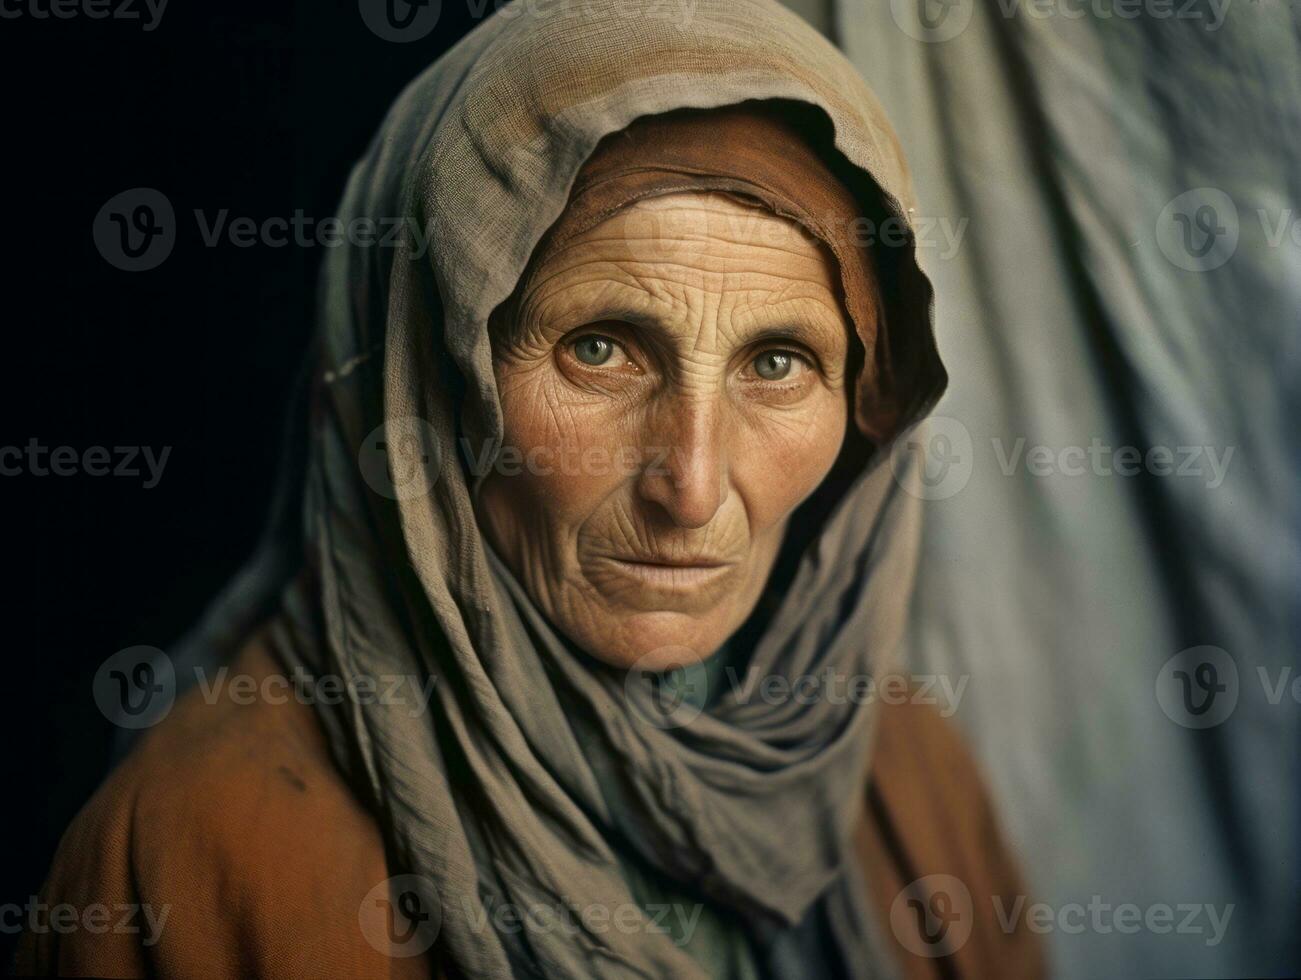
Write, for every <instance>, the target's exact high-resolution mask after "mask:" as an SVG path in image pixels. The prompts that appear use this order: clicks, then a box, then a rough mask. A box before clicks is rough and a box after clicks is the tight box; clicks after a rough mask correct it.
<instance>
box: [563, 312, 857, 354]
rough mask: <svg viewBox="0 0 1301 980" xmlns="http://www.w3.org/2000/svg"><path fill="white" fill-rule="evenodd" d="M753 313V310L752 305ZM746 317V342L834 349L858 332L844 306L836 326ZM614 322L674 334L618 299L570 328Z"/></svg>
mask: <svg viewBox="0 0 1301 980" xmlns="http://www.w3.org/2000/svg"><path fill="white" fill-rule="evenodd" d="M750 312H751V313H753V308H752V310H751V311H750ZM744 319H745V321H748V322H746V325H745V328H744V336H743V337H742V338H741V343H743V344H753V343H759V342H763V341H775V340H786V341H791V342H793V343H798V344H802V345H803V346H805V347H808V348H810V349H813V350H819V349H827V350H834V349H835V347H836V346H837V342H838V341H841V340H843V341H844V343H845V344H846V345H849V344H850V343H851V341H852V337H853V335H854V334H855V332H856V327H855V323H854V320H853V318H852V317H851V316H850V315H849V314H848V313H847V312H845V311H844V310H843V309H842V310H841V311H840V321H841V325H839V326H835V325H833V324H832V323H831V322H830V318H829V317H827V316H818V317H807V318H805V317H801V318H798V319H796V318H792V317H789V316H781V317H774V318H773V320H772V322H771V323H766V322H763V319H762V318H761V317H755V316H753V315H750V316H746V317H745V318H744ZM611 321H614V322H620V323H627V324H629V325H631V326H633V327H636V328H639V329H643V330H647V331H650V332H653V333H655V334H658V335H660V336H669V337H672V336H673V335H672V332H671V331H669V330H668V329H666V327H665V324H664V321H663V319H662V318H661V317H660V316H658V315H656V314H654V313H650V312H648V311H646V310H644V309H638V308H637V307H636V306H634V305H631V304H624V303H618V302H613V303H608V304H607V303H598V304H595V305H594V306H593V307H592V309H591V310H587V311H584V312H583V315H582V317H581V323H579V322H578V321H576V324H577V325H576V326H574V327H571V328H569V329H570V330H577V329H581V327H582V326H583V325H591V326H597V325H598V324H601V323H606V322H611ZM566 332H568V331H566Z"/></svg>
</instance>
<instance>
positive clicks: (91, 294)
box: [0, 0, 493, 965]
mask: <svg viewBox="0 0 1301 980" xmlns="http://www.w3.org/2000/svg"><path fill="white" fill-rule="evenodd" d="M18 2H19V0H6V3H7V4H8V6H6V8H5V10H6V11H8V12H11V13H12V12H14V11H15V10H16V11H18V12H20V16H17V17H9V18H4V19H0V91H3V93H4V96H3V98H4V124H3V134H4V135H3V142H2V144H0V145H3V147H4V152H3V153H0V180H2V181H3V183H2V186H3V188H4V192H5V198H6V201H5V208H4V234H3V245H2V246H0V247H2V248H3V262H2V264H0V268H2V269H3V275H4V278H3V282H4V300H3V309H4V310H5V313H4V316H3V321H2V322H3V328H0V329H2V333H0V337H2V338H3V354H2V355H0V358H2V359H3V360H2V363H3V366H4V371H3V378H4V382H3V386H2V387H0V392H2V394H0V446H19V447H25V446H26V445H27V443H28V442H29V440H31V439H33V438H35V439H36V440H37V442H38V444H40V445H42V446H45V447H48V448H50V449H52V448H54V447H58V446H70V447H73V448H74V449H76V450H77V452H78V456H80V454H81V453H82V452H84V451H85V450H86V449H88V448H90V447H93V446H105V447H109V448H110V449H111V447H114V446H150V447H152V448H153V449H154V451H155V453H161V451H162V449H163V447H168V446H170V447H171V454H170V456H169V457H168V459H167V462H166V466H165V468H164V470H163V471H162V477H161V480H160V481H159V483H158V485H157V486H155V487H153V488H152V489H145V488H144V486H143V484H144V482H145V481H146V479H147V476H146V475H143V474H147V470H145V469H144V467H143V466H142V467H141V469H142V475H141V476H139V477H134V478H130V477H113V476H100V477H94V476H89V475H85V474H82V475H77V476H56V475H48V476H36V475H33V474H30V473H25V474H24V475H20V476H0V501H2V503H0V507H2V510H0V514H2V515H3V517H0V542H2V544H0V554H2V555H3V560H2V565H3V570H4V575H3V593H2V594H3V596H4V606H5V612H6V617H5V619H6V624H5V628H4V630H3V636H4V640H3V643H4V663H5V665H6V668H7V669H6V679H7V685H6V688H7V689H6V691H5V697H4V700H5V710H4V712H3V726H4V731H3V734H4V741H3V744H4V745H5V746H7V748H8V751H7V752H6V753H5V758H6V765H5V769H4V773H3V783H4V785H5V786H6V787H7V788H8V789H9V805H8V807H7V809H8V814H9V820H8V827H7V833H6V834H5V846H4V860H3V863H2V864H3V869H4V875H3V879H2V880H0V887H2V889H3V891H2V892H0V904H3V903H6V902H18V903H20V904H21V903H22V902H24V901H25V899H26V898H27V896H29V895H31V894H34V893H35V892H36V890H37V889H38V888H39V887H40V884H41V881H42V880H43V878H44V875H45V873H46V871H47V869H48V867H49V862H50V858H51V856H52V854H53V851H54V848H55V846H56V845H57V843H58V840H59V837H60V835H61V834H62V832H63V830H64V828H65V827H66V826H67V823H68V821H69V820H70V819H71V818H72V816H73V814H74V813H75V812H76V811H77V810H78V809H79V808H80V807H81V805H82V804H83V803H84V802H85V800H86V799H87V798H88V797H89V795H90V794H91V793H92V792H93V790H94V788H95V786H96V785H97V784H98V783H99V781H100V780H101V778H102V777H103V775H104V772H105V771H106V766H107V765H108V760H109V755H110V749H111V744H112V732H113V729H112V726H110V724H109V722H108V720H107V719H106V718H105V716H104V715H102V714H101V713H100V712H99V710H98V709H97V707H96V705H95V701H94V699H93V697H92V686H91V684H92V678H93V676H94V673H95V671H96V669H97V668H98V666H99V665H100V664H101V663H102V662H103V661H104V660H105V659H106V658H107V657H109V656H110V655H111V654H113V653H114V652H116V651H117V650H120V649H122V648H124V647H128V646H133V645H137V644H148V645H151V646H157V647H160V648H162V649H164V650H165V649H167V648H168V645H169V643H171V642H173V641H174V640H175V639H176V638H177V637H178V635H179V634H181V633H182V632H183V631H184V630H185V629H186V628H187V627H188V626H189V625H190V624H191V623H192V622H193V621H194V620H195V618H196V617H197V616H198V615H199V613H200V612H201V611H202V609H203V607H204V605H205V603H206V602H207V601H208V600H209V599H210V598H211V597H212V596H213V595H214V594H215V593H216V591H217V590H218V589H219V588H220V587H221V585H222V584H223V583H224V582H225V580H226V579H227V578H228V577H229V576H230V575H231V574H232V572H233V571H234V570H235V569H236V568H237V567H238V565H239V564H240V563H241V561H242V560H243V559H244V558H245V557H246V556H247V555H248V553H249V552H250V550H251V548H252V546H253V543H254V541H255V539H256V537H257V534H258V532H259V530H260V527H261V524H262V521H263V518H264V515H265V511H266V508H267V505H268V502H269V494H270V489H271V486H272V482H273V478H274V474H275V470H276V465H277V460H276V453H277V443H278V436H279V432H280V428H281V420H282V416H283V414H284V411H285V409H286V406H287V403H288V400H289V388H290V385H291V382H292V380H293V377H294V374H295V371H296V368H297V366H298V364H299V362H300V360H301V358H302V356H303V350H304V346H305V343H306V340H307V338H308V335H309V331H310V327H311V318H312V311H313V298H314V288H315V277H316V271H317V269H318V267H319V264H320V261H321V258H322V255H323V253H324V248H323V247H322V246H319V245H316V246H311V247H306V248H304V247H300V246H297V245H294V244H289V245H286V246H284V247H279V248H276V247H270V246H268V245H265V244H258V245H253V246H252V247H248V248H238V247H236V246H234V245H232V244H231V243H230V242H229V241H228V240H223V241H222V242H221V243H220V244H218V245H216V246H213V247H209V246H207V245H205V243H204V240H203V237H202V236H201V235H200V232H199V225H198V223H197V221H196V219H195V216H194V211H195V209H199V210H201V211H203V212H204V214H205V215H207V216H208V217H209V218H212V217H214V216H215V215H216V213H217V212H219V211H220V210H221V209H223V208H225V209H229V212H230V214H229V217H230V219H232V220H233V219H234V218H235V217H238V216H248V217H251V218H253V219H254V220H256V221H258V222H259V223H261V222H262V221H263V220H264V219H266V218H270V217H283V218H286V219H288V218H291V217H292V216H293V214H294V212H295V209H302V211H303V212H304V213H305V214H306V215H307V216H308V217H311V218H314V219H316V220H317V221H320V220H322V219H324V218H327V217H329V216H330V215H331V214H333V213H334V209H335V207H336V206H337V202H338V200H339V198H340V196H341V194H342V190H343V185H344V181H345V180H346V177H347V174H348V171H349V169H350V167H351V165H352V163H353V162H354V161H355V160H356V159H357V158H358V157H359V156H360V155H361V153H362V151H363V149H364V148H365V145H366V143H367V142H368V140H369V139H370V136H371V134H372V133H373V132H374V131H375V129H376V128H377V127H378V125H379V122H380V120H381V118H382V116H383V114H384V112H385V110H386V109H387V107H388V105H389V104H390V103H391V102H392V100H393V99H394V97H395V96H396V95H397V94H398V92H399V91H400V90H401V88H402V87H403V86H404V85H405V84H406V83H407V82H408V81H409V80H410V79H412V78H413V77H414V76H415V75H416V74H418V73H419V71H420V70H421V69H422V68H424V67H425V66H426V65H428V64H429V63H430V62H432V61H433V60H434V59H435V58H436V57H437V56H438V55H439V54H440V53H441V52H442V51H444V50H445V49H446V48H447V47H449V46H450V45H451V44H452V43H454V42H455V40H456V39H457V38H459V37H460V36H461V35H462V34H464V33H465V32H466V31H467V30H468V29H469V28H470V27H472V26H473V19H472V15H471V12H470V11H471V9H472V7H471V5H469V4H464V3H453V2H450V0H449V2H446V3H444V5H443V9H442V11H441V14H440V16H439V20H438V24H437V26H436V27H435V28H434V30H433V32H432V33H431V34H429V35H428V36H427V37H426V38H424V39H422V40H419V41H415V42H413V43H408V44H397V43H391V42H386V41H383V40H381V39H380V38H379V37H377V36H376V35H375V34H373V33H372V32H371V31H370V30H369V29H367V27H366V26H365V24H364V22H363V20H362V18H361V16H360V15H359V12H358V8H357V4H356V2H355V0H353V2H343V3H339V4H330V3H316V4H307V3H301V4H297V5H291V4H283V3H282V4H276V3H269V2H267V0H259V2H256V3H253V2H232V0H223V2H222V3H220V4H217V3H204V4H196V3H194V2H192V0H171V2H170V3H169V4H168V5H167V7H166V9H165V11H164V13H163V15H162V17H161V19H160V20H159V22H158V26H157V28H156V29H154V30H153V31H150V32H146V31H144V30H143V29H142V27H143V22H142V20H135V21H131V20H117V19H105V20H91V19H89V18H87V17H86V16H84V15H83V14H79V15H78V16H76V17H73V18H71V19H66V20H59V19H54V18H49V19H37V18H36V17H34V16H32V14H31V12H30V8H29V7H28V3H29V2H30V0H21V6H14V4H16V3H18ZM47 2H48V0H38V3H39V4H40V8H41V9H48V6H46V4H47ZM120 2H121V0H110V3H111V5H112V6H113V7H116V6H117V5H118V4H119V3H120ZM134 9H135V10H137V11H139V12H140V13H141V14H142V15H144V14H145V11H144V9H143V4H142V3H141V2H140V0H136V4H135V6H134ZM492 10H493V7H492V4H491V3H488V4H487V5H486V7H485V11H486V13H491V12H492ZM136 187H152V188H156V189H157V190H159V191H161V192H162V193H163V194H165V195H166V196H167V198H168V199H169V200H170V201H171V204H172V206H173V208H174V210H175V214H176V226H177V229H178V230H177V240H176V244H175V247H174V249H173V251H172V252H171V254H170V255H169V257H168V258H167V259H166V260H165V261H164V262H163V263H162V264H161V265H160V266H158V267H157V268H154V269H152V270H149V271H143V272H135V273H128V272H123V271H120V270H118V269H116V268H114V267H113V266H111V265H110V264H109V263H108V262H106V261H105V260H104V258H103V257H102V256H101V254H100V253H99V251H98V250H97V248H96V246H95V243H94V241H93V240H92V236H91V228H92V223H93V222H94V220H95V217H96V214H97V213H98V212H99V210H100V208H101V207H102V206H103V205H104V204H105V202H107V201H108V200H109V199H110V198H111V197H113V196H114V195H116V194H118V193H120V192H122V191H125V190H128V189H130V188H136ZM138 462H139V461H138ZM14 939H15V936H13V935H12V934H6V933H0V962H3V963H4V964H6V965H7V964H8V962H9V957H10V954H11V950H12V945H13V941H14Z"/></svg>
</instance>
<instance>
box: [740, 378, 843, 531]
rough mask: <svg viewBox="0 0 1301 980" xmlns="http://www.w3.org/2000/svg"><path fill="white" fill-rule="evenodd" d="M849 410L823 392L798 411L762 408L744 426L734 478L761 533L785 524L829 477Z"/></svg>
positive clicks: (835, 395) (834, 394) (836, 397)
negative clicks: (769, 411)
mask: <svg viewBox="0 0 1301 980" xmlns="http://www.w3.org/2000/svg"><path fill="white" fill-rule="evenodd" d="M848 421H849V412H848V409H847V407H846V405H845V400H844V397H843V396H842V395H841V394H840V393H838V392H833V391H821V392H818V393H817V394H816V395H815V396H814V397H812V398H811V399H810V400H809V402H808V403H807V404H806V405H804V406H801V408H800V409H799V410H798V411H793V412H779V413H771V414H765V413H759V414H757V417H755V418H752V419H751V420H749V421H748V424H746V425H745V426H743V427H742V428H741V429H740V432H739V435H738V437H737V440H738V441H737V442H736V443H735V444H734V447H733V454H732V460H733V462H732V482H733V484H734V485H735V486H736V488H737V490H738V491H739V492H740V494H741V496H742V497H743V498H744V500H745V504H746V510H747V511H748V513H749V515H750V522H751V526H752V528H753V530H754V531H755V532H756V533H759V532H762V531H764V530H769V529H771V528H774V527H776V526H778V525H779V524H781V522H782V521H784V520H785V519H786V518H787V517H789V516H790V514H791V512H792V511H793V510H794V509H795V508H796V507H798V506H799V505H800V504H801V503H802V502H803V501H804V500H805V499H806V498H807V497H808V496H809V495H810V494H811V493H813V491H814V490H816V489H817V488H818V485H819V484H820V483H821V482H822V481H823V479H824V478H825V477H826V475H827V474H828V473H829V472H830V471H831V467H832V466H833V465H834V463H835V461H836V457H837V456H838V455H839V453H840V447H841V445H842V444H843V442H844V438H845V429H846V426H847V425H848Z"/></svg>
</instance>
